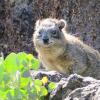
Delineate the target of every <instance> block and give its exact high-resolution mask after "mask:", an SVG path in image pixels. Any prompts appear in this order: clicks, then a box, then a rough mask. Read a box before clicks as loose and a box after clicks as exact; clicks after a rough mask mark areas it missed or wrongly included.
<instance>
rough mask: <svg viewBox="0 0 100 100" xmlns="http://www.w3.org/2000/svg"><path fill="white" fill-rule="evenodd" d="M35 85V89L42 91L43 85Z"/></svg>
mask: <svg viewBox="0 0 100 100" xmlns="http://www.w3.org/2000/svg"><path fill="white" fill-rule="evenodd" d="M34 87H35V89H36V91H37V93H38V92H40V91H41V86H38V85H34Z"/></svg>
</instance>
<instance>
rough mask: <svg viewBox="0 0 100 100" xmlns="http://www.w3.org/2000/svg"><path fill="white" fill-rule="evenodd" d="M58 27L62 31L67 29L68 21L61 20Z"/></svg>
mask: <svg viewBox="0 0 100 100" xmlns="http://www.w3.org/2000/svg"><path fill="white" fill-rule="evenodd" d="M58 27H59V28H60V29H63V28H65V27H66V21H65V20H64V19H60V20H59V21H58Z"/></svg>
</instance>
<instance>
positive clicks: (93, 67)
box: [33, 18, 100, 79]
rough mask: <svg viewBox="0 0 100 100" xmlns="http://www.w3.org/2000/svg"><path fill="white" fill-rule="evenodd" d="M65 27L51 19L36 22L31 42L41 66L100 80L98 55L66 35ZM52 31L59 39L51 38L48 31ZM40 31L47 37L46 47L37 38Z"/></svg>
mask: <svg viewBox="0 0 100 100" xmlns="http://www.w3.org/2000/svg"><path fill="white" fill-rule="evenodd" d="M66 26H67V25H66V22H65V21H64V20H57V19H52V18H48V19H44V20H38V21H37V22H36V30H35V33H34V35H33V41H34V45H35V48H36V50H37V52H38V54H39V59H40V60H41V62H42V64H43V66H44V67H45V68H46V69H48V70H56V71H58V72H61V73H65V74H71V73H78V74H81V75H84V76H93V77H96V78H98V79H100V53H99V52H98V51H96V50H94V49H93V48H91V47H89V46H88V45H86V44H84V43H83V42H82V41H80V40H79V39H77V38H76V37H74V36H72V35H70V34H68V33H67V32H66V30H65V29H66ZM54 29H56V31H57V32H58V33H59V38H52V32H50V31H51V30H54ZM40 30H42V35H43V34H45V33H46V35H47V36H48V37H49V44H48V45H47V44H46V45H45V44H44V43H43V41H42V39H41V37H39V38H38V35H39V32H40Z"/></svg>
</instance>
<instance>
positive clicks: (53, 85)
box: [48, 82, 56, 90]
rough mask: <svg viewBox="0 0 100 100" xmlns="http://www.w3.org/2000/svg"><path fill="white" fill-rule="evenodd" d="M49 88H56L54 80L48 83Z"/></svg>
mask: <svg viewBox="0 0 100 100" xmlns="http://www.w3.org/2000/svg"><path fill="white" fill-rule="evenodd" d="M48 88H49V90H53V89H55V88H56V84H55V83H54V82H51V83H49V85H48Z"/></svg>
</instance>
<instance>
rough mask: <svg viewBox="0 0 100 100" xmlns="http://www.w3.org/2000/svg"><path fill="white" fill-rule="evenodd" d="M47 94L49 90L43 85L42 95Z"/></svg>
mask: <svg viewBox="0 0 100 100" xmlns="http://www.w3.org/2000/svg"><path fill="white" fill-rule="evenodd" d="M47 94H48V91H47V89H46V87H44V86H42V87H41V92H40V96H46V95H47Z"/></svg>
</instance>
